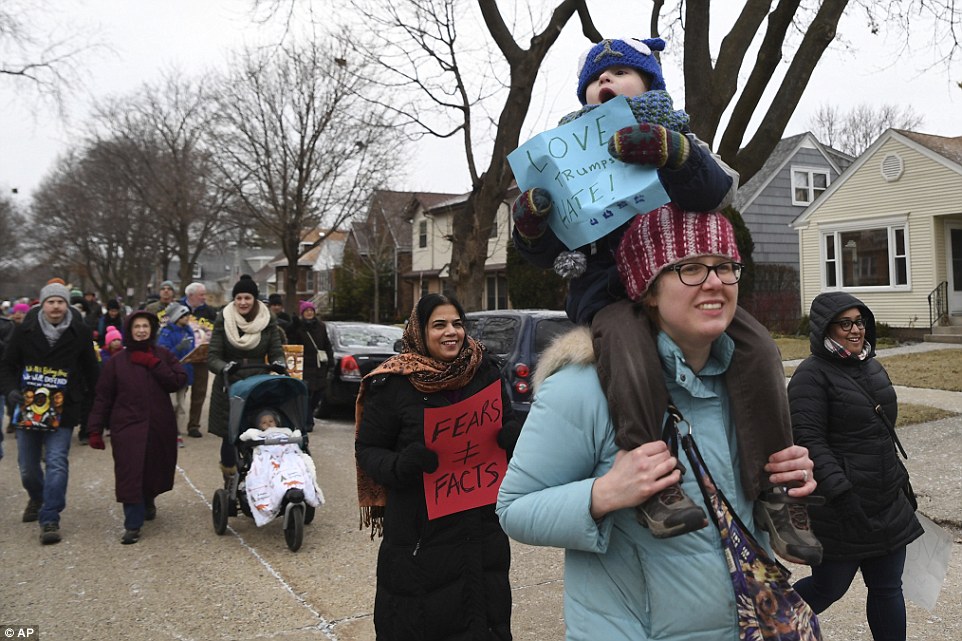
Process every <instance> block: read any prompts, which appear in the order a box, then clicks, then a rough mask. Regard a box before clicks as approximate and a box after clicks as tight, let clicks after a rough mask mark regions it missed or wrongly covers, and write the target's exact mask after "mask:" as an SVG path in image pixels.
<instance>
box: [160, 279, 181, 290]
mask: <svg viewBox="0 0 962 641" xmlns="http://www.w3.org/2000/svg"><path fill="white" fill-rule="evenodd" d="M164 287H170V288H171V289H173V290H174V291H176V290H177V288H176V287H174V281H172V280H165V281H164V282H162V283H161V284H160V287H159V288H158V289H163V288H164Z"/></svg>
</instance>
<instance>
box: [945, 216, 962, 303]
mask: <svg viewBox="0 0 962 641" xmlns="http://www.w3.org/2000/svg"><path fill="white" fill-rule="evenodd" d="M945 231H946V244H947V245H948V247H947V248H946V249H947V251H946V259H947V260H948V281H949V300H948V303H949V313H950V314H962V223H946V225H945Z"/></svg>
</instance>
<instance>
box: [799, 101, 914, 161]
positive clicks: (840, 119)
mask: <svg viewBox="0 0 962 641" xmlns="http://www.w3.org/2000/svg"><path fill="white" fill-rule="evenodd" d="M923 122H924V119H923V118H922V116H920V115H919V114H917V113H915V112H914V111H913V110H912V108H911V107H905V108H901V107H898V106H896V105H879V106H878V107H873V106H872V105H866V104H861V105H858V106H857V107H853V108H852V109H851V110H850V111H848V112H847V113H844V114H843V113H840V112H839V109H838V107H837V106H832V105H827V104H823V105H821V106H820V107H819V108H818V109H817V110H816V111H815V113H814V114H813V115H812V117H811V118H810V119H809V126H810V127H811V128H812V133H813V134H815V137H816V138H818V140H819V142H823V143H825V144H827V145H829V146H830V147H834V148H835V149H838V150H839V151H844V152H845V153H847V154H849V155H851V156H860V155H861V154H862V152H863V151H865V150H866V149H868V148H869V146H870V145H871V144H872V143H873V142H875V141H876V140H877V139H878V137H879V136H881V135H882V133H883V132H884V131H885V130H886V129H889V128H895V129H908V130H915V129H918V128H919V127H920V126H922V123H923Z"/></svg>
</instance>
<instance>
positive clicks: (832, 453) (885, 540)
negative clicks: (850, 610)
mask: <svg viewBox="0 0 962 641" xmlns="http://www.w3.org/2000/svg"><path fill="white" fill-rule="evenodd" d="M809 319H810V323H811V331H810V333H809V339H810V341H811V349H812V355H811V356H809V357H808V358H807V359H805V361H804V362H802V364H801V365H799V367H798V369H797V370H796V371H795V374H794V375H793V376H792V380H791V382H790V383H789V385H788V395H789V403H790V405H791V408H792V428H793V430H794V433H795V440H796V442H797V443H798V444H800V445H804V446H805V447H807V448H808V450H809V452H810V454H811V457H812V460H813V461H814V462H815V480H816V481H817V482H818V489H817V490H816V493H817V494H820V495H822V496H824V497H825V498H826V499H827V503H826V504H825V505H824V506H820V507H816V506H813V507H811V508H809V513H810V516H811V521H812V527H813V529H814V531H815V535H816V536H817V537H818V539H819V540H820V541H821V542H822V546H823V561H822V564H821V565H818V566H814V567H813V568H812V575H811V576H810V577H807V578H804V579H802V580H800V581H798V582H797V583H796V584H795V589H796V590H797V591H798V592H799V594H801V595H802V598H804V599H805V601H806V602H807V603H808V604H809V605H810V606H812V609H813V610H815V612H821V611H823V610H825V609H826V608H828V607H829V606H830V605H832V604H833V603H835V602H836V601H838V600H839V599H840V598H842V596H843V595H844V594H845V593H846V591H848V588H849V586H850V585H851V583H852V580H853V579H854V577H855V574H856V572H858V571H859V570H861V571H862V578H863V580H864V581H865V585H866V587H867V588H868V603H867V607H866V613H867V615H868V624H869V628H871V630H872V635H873V637H874V639H876V640H880V639H893V640H903V639H905V634H906V632H905V628H906V623H905V600H904V598H903V596H902V568H903V566H904V565H905V547H906V546H907V545H908V544H909V543H910V542H912V541H913V540H915V539H916V538H918V537H919V536H921V535H922V526H921V525H920V524H919V522H918V519H916V518H915V507H914V505H913V503H914V496H913V497H910V496H908V494H907V493H906V490H905V489H904V488H906V483H907V481H908V472H907V471H906V470H905V467H904V466H903V465H902V463H901V461H900V460H899V455H898V452H897V451H896V446H897V443H898V441H897V437H896V436H895V430H894V425H895V419H896V418H897V416H898V403H897V399H896V396H895V389H894V388H893V387H892V382H891V381H890V380H889V377H888V374H886V372H885V369H884V368H883V367H882V365H881V364H880V363H879V362H878V360H876V359H875V316H874V315H873V314H872V311H871V310H870V309H869V308H868V307H866V306H865V304H864V303H862V301H860V300H859V299H857V298H855V297H854V296H852V295H851V294H847V293H845V292H827V293H824V294H820V295H818V296H817V297H816V298H815V300H813V301H812V308H811V312H810V314H809ZM876 407H878V411H876ZM879 412H880V413H879ZM908 491H909V492H910V491H911V490H908Z"/></svg>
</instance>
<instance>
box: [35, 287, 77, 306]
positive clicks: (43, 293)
mask: <svg viewBox="0 0 962 641" xmlns="http://www.w3.org/2000/svg"><path fill="white" fill-rule="evenodd" d="M53 296H59V297H60V298H62V299H63V300H64V302H67V303H69V302H70V290H69V289H67V286H66V285H62V284H60V283H50V284H49V285H44V287H43V289H41V290H40V304H41V305H43V303H44V301H46V300H47V299H48V298H51V297H53Z"/></svg>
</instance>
